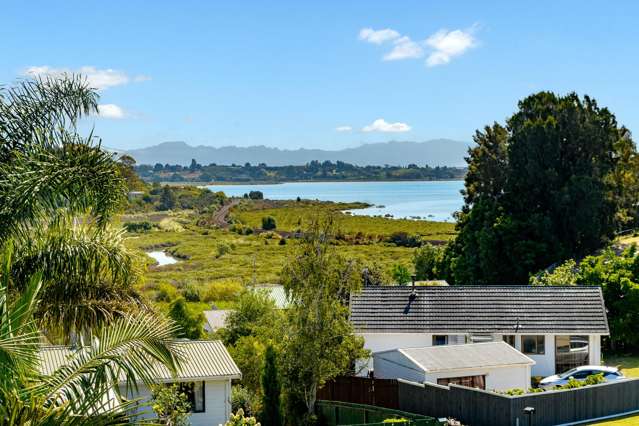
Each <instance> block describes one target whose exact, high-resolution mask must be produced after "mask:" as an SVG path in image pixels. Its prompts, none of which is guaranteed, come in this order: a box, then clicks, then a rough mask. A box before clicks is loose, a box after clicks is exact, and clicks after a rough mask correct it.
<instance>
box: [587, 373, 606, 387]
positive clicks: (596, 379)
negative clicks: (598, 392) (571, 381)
mask: <svg viewBox="0 0 639 426" xmlns="http://www.w3.org/2000/svg"><path fill="white" fill-rule="evenodd" d="M584 383H585V384H586V385H598V384H600V383H606V379H605V378H604V375H603V373H598V374H591V375H590V376H588V377H586V381H585V382H584Z"/></svg>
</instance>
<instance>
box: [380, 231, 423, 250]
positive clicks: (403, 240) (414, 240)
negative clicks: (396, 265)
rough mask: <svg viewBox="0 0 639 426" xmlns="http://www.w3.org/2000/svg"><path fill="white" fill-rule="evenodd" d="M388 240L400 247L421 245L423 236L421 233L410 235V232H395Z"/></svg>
mask: <svg viewBox="0 0 639 426" xmlns="http://www.w3.org/2000/svg"><path fill="white" fill-rule="evenodd" d="M388 242H390V243H392V244H395V245H396V246H398V247H421V245H422V237H421V236H419V235H410V234H408V232H403V231H402V232H393V233H392V234H391V235H390V236H389V237H388Z"/></svg>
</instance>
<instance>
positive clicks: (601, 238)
mask: <svg viewBox="0 0 639 426" xmlns="http://www.w3.org/2000/svg"><path fill="white" fill-rule="evenodd" d="M518 107H519V108H518V111H517V112H515V114H513V115H512V116H511V117H510V118H509V119H508V120H507V123H506V126H501V125H499V124H497V123H495V124H494V125H492V126H490V127H486V128H485V129H484V130H483V131H478V132H477V133H476V134H475V137H474V140H475V142H476V146H475V147H473V148H472V149H470V151H469V156H468V158H467V162H468V174H467V176H466V181H465V190H464V198H465V205H464V207H463V209H462V211H461V212H460V214H459V216H458V230H459V234H458V236H457V237H456V239H455V241H454V242H452V243H451V244H450V246H449V247H448V249H447V251H446V253H445V255H444V260H445V264H446V265H447V268H448V270H447V271H446V273H445V274H444V275H447V276H446V278H448V279H450V280H452V281H454V282H455V283H459V284H491V283H516V282H527V281H528V276H529V274H530V273H532V272H536V271H538V270H539V269H541V268H544V267H546V266H548V265H551V264H553V263H555V262H560V261H563V260H565V259H568V258H571V257H577V258H579V257H582V256H584V255H586V254H588V253H591V252H592V251H593V250H596V249H598V248H600V247H601V246H602V245H603V244H604V243H605V242H606V241H607V240H609V239H610V238H611V237H612V236H613V234H614V232H615V231H616V230H618V229H620V228H622V227H623V226H625V224H627V223H628V222H632V221H633V220H636V202H637V200H636V198H634V199H633V196H632V191H635V192H634V194H635V195H636V194H637V192H636V188H635V187H634V186H633V185H635V186H636V174H637V172H638V171H639V170H638V169H637V161H638V160H637V152H636V149H635V146H634V143H633V142H632V140H631V139H630V135H629V132H628V131H627V130H626V129H624V128H623V127H620V126H619V125H618V124H617V121H616V119H615V116H614V115H613V114H612V113H611V112H610V111H608V109H606V108H601V107H599V106H598V105H597V103H596V102H595V101H594V100H593V99H591V98H589V97H587V96H586V97H583V98H580V97H579V96H577V95H576V94H574V93H571V94H568V95H566V96H558V95H555V94H553V93H549V92H540V93H537V94H534V95H531V96H529V97H527V98H525V99H524V100H522V101H520V102H519V105H518Z"/></svg>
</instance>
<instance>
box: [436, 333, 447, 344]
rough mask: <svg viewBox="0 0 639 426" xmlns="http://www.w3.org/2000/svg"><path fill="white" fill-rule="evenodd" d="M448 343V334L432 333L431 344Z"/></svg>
mask: <svg viewBox="0 0 639 426" xmlns="http://www.w3.org/2000/svg"><path fill="white" fill-rule="evenodd" d="M447 344H448V336H446V335H434V336H433V346H442V345H447Z"/></svg>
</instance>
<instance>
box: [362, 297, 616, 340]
mask: <svg viewBox="0 0 639 426" xmlns="http://www.w3.org/2000/svg"><path fill="white" fill-rule="evenodd" d="M412 292H413V289H412V288H411V286H405V287H397V286H395V287H384V286H380V287H364V288H363V289H362V292H361V293H359V294H356V295H353V296H352V297H351V303H350V310H351V321H352V323H353V325H354V327H355V330H356V331H358V332H369V333H370V332H377V333H442V334H445V333H498V334H515V333H517V334H530V333H559V334H576V333H586V334H604V335H606V334H609V331H608V321H607V319H606V308H605V306H604V301H603V296H602V293H601V288H599V287H594V286H593V287H585V286H579V287H577V286H570V287H569V286H562V287H540V286H526V285H520V286H503V285H490V286H448V287H415V294H416V297H415V298H414V300H411V297H410V296H411V293H412Z"/></svg>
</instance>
